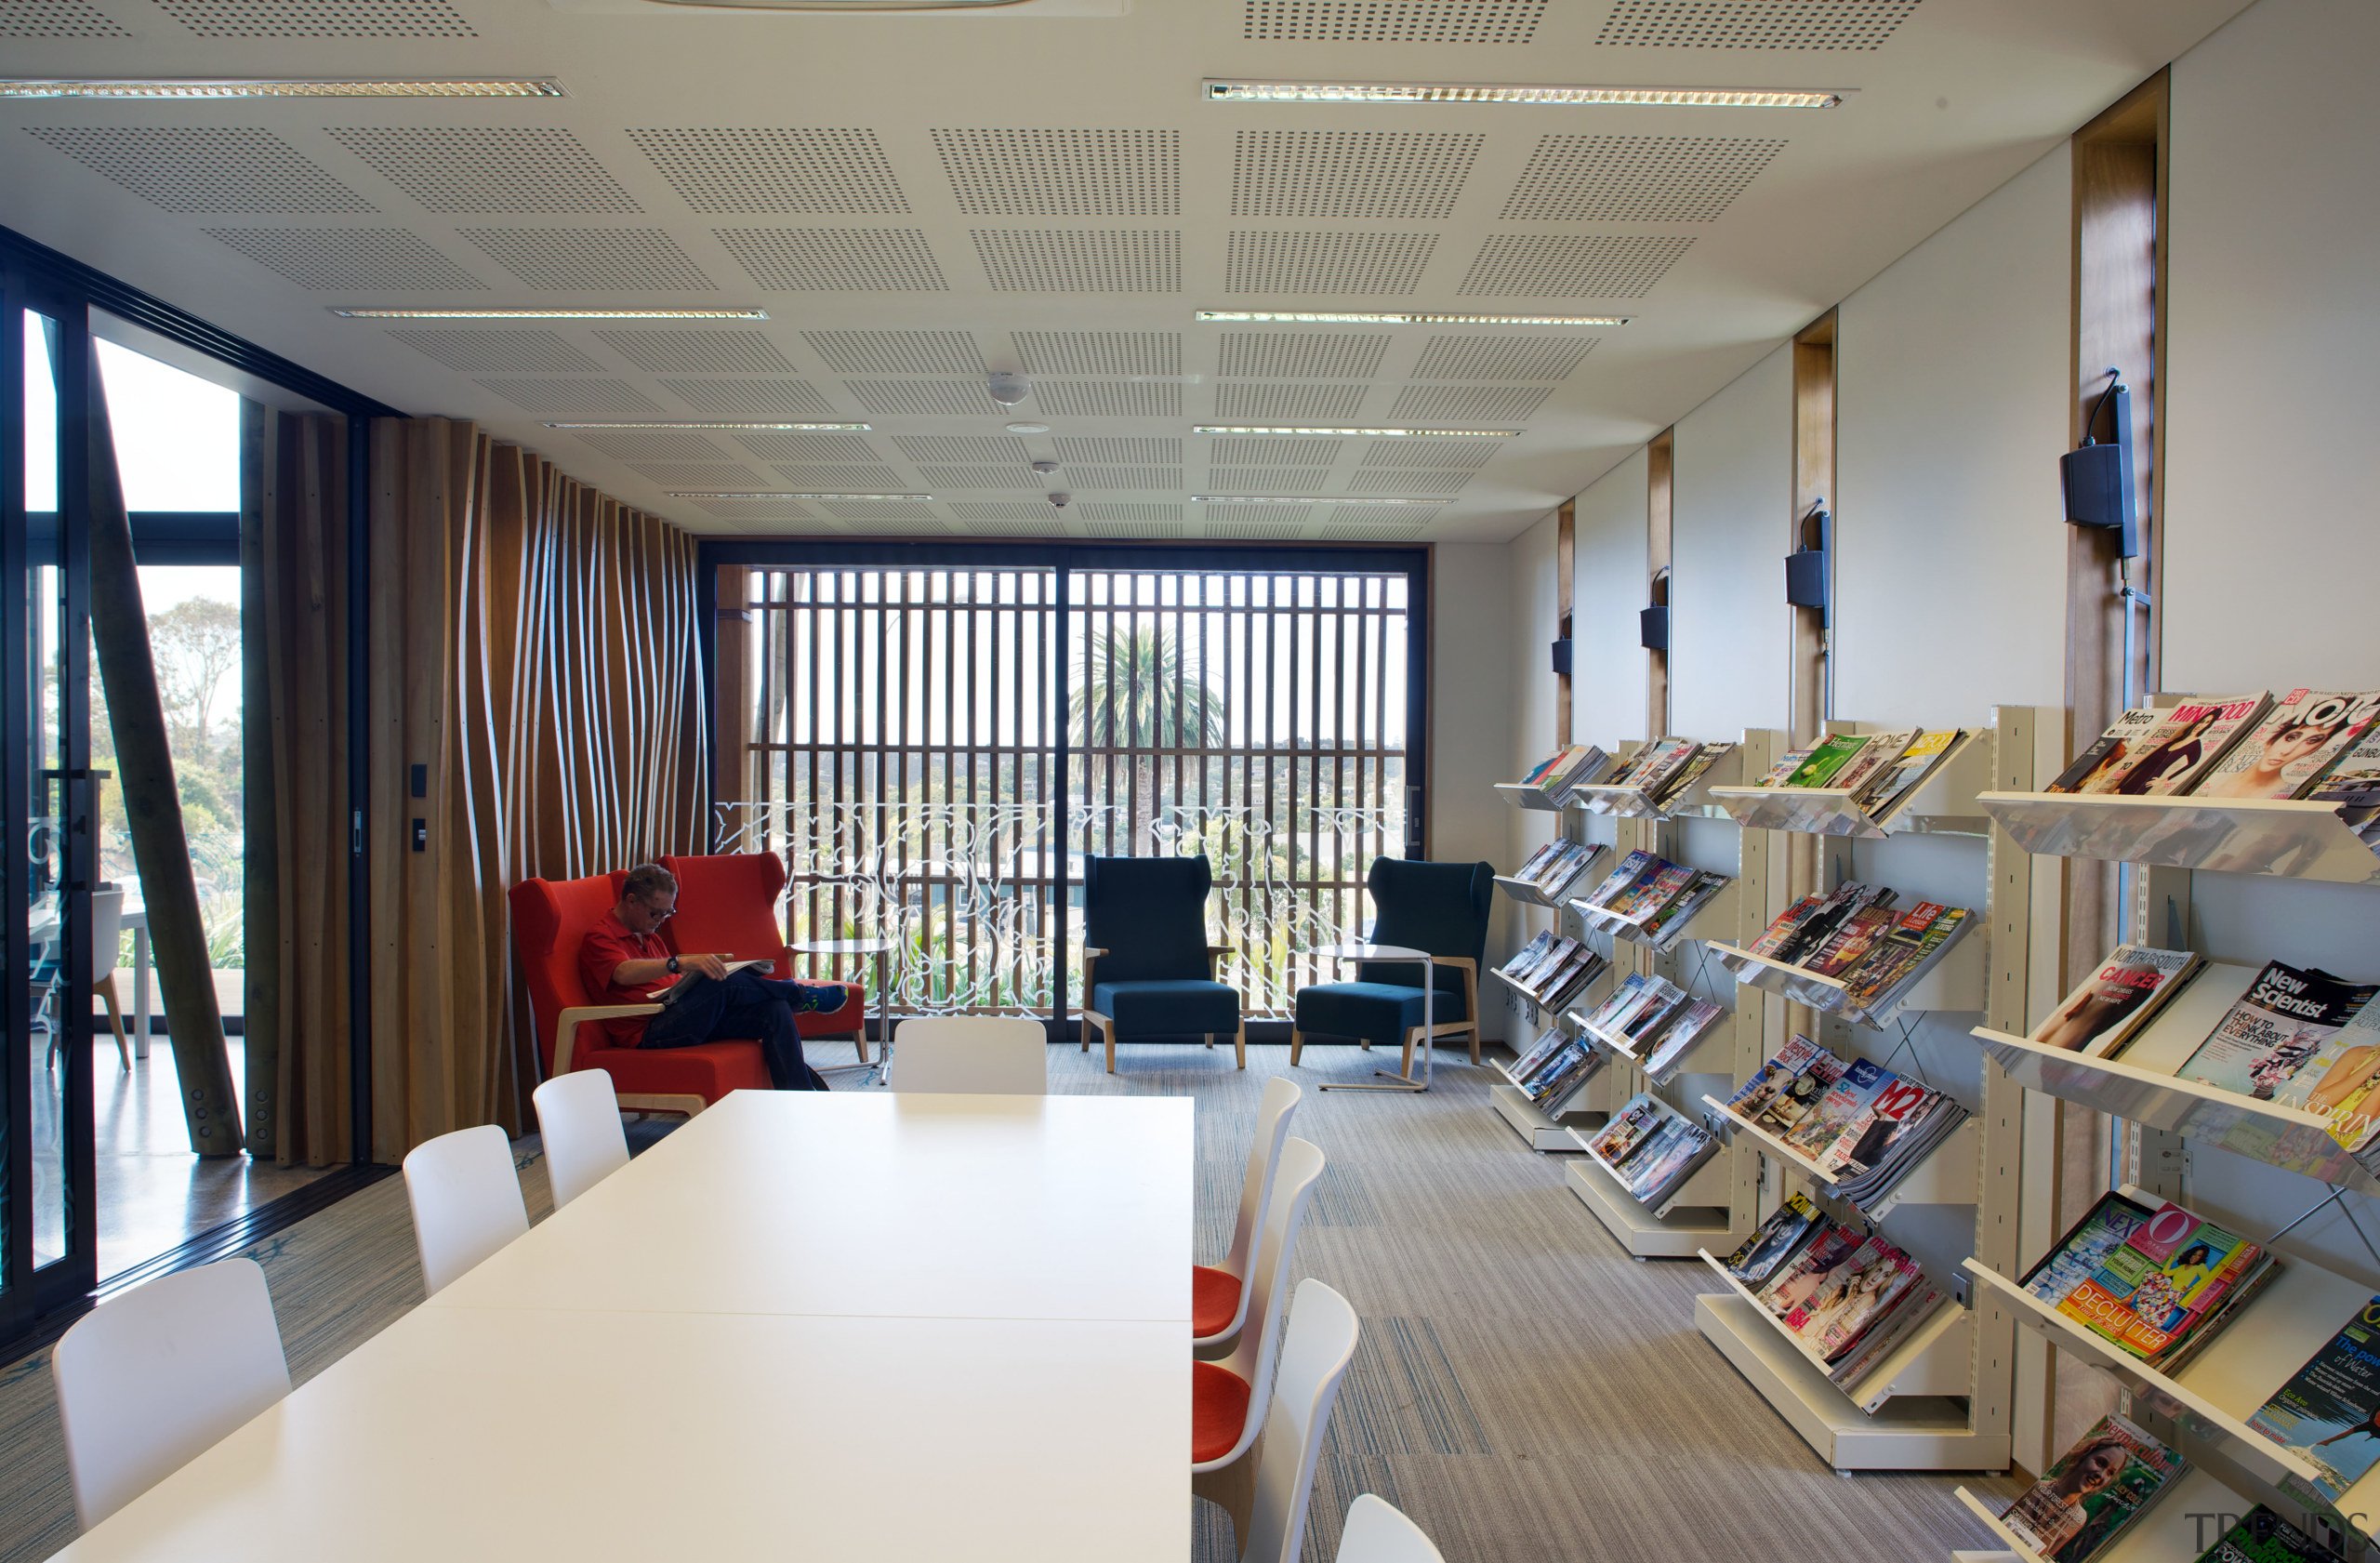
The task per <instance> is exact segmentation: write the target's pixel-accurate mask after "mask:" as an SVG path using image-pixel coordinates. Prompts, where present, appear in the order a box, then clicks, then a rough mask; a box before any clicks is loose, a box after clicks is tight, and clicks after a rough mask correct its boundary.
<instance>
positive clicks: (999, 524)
mask: <svg viewBox="0 0 2380 1563" xmlns="http://www.w3.org/2000/svg"><path fill="white" fill-rule="evenodd" d="M950 508H951V509H952V510H955V511H959V512H960V513H961V514H963V513H964V512H965V511H966V510H967V509H968V507H967V506H965V505H953V506H951V507H950ZM974 508H975V509H977V510H1023V511H1025V514H1023V515H1018V516H1008V517H1004V518H996V517H988V516H986V517H978V518H976V519H974V520H972V521H969V522H967V523H966V527H967V530H968V531H970V532H972V533H975V534H976V535H977V536H985V537H1063V536H1065V535H1066V523H1064V522H1063V521H1060V520H1059V519H1058V514H1057V512H1056V511H1055V510H1050V509H1048V508H1047V507H1043V508H1042V509H1041V510H1039V512H1038V513H1036V512H1035V510H1034V509H1033V507H1031V506H1026V505H1015V506H1010V505H978V506H976V507H974Z"/></svg>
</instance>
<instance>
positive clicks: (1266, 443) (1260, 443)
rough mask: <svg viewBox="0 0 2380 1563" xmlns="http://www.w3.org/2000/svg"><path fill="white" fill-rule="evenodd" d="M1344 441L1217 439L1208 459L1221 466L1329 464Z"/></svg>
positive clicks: (1208, 452) (1320, 465) (1321, 465)
mask: <svg viewBox="0 0 2380 1563" xmlns="http://www.w3.org/2000/svg"><path fill="white" fill-rule="evenodd" d="M1343 444H1346V442H1345V441H1344V440H1217V441H1215V442H1214V444H1212V445H1210V447H1209V448H1208V451H1207V459H1208V460H1210V461H1212V462H1214V463H1216V464H1217V465H1218V466H1225V467H1228V466H1241V467H1261V466H1263V465H1266V464H1267V463H1269V464H1271V465H1273V466H1276V467H1328V466H1329V465H1330V464H1331V463H1332V462H1334V461H1336V460H1338V459H1339V448H1340V447H1341V446H1342V445H1343Z"/></svg>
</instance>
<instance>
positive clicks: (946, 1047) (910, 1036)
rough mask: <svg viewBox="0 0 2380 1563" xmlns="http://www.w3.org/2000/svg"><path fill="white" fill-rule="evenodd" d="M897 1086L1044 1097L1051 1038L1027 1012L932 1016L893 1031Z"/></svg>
mask: <svg viewBox="0 0 2380 1563" xmlns="http://www.w3.org/2000/svg"><path fill="white" fill-rule="evenodd" d="M894 1035H895V1037H896V1039H897V1040H899V1042H900V1044H901V1045H900V1048H899V1050H898V1057H899V1060H900V1061H899V1063H898V1064H897V1065H894V1066H893V1090H894V1091H896V1092H897V1091H950V1092H960V1093H970V1094H976V1095H991V1096H1041V1095H1046V1094H1047V1093H1049V1090H1050V1037H1049V1033H1048V1032H1046V1031H1044V1030H1043V1029H1042V1027H1041V1023H1040V1022H1039V1021H1038V1020H1034V1019H1032V1018H1030V1017H1029V1016H1025V1015H963V1014H954V1015H930V1016H926V1017H923V1018H921V1019H918V1020H905V1021H903V1022H902V1023H901V1027H900V1029H899V1031H897V1032H896V1033H895V1034H894Z"/></svg>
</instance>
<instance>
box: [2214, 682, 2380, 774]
mask: <svg viewBox="0 0 2380 1563" xmlns="http://www.w3.org/2000/svg"><path fill="white" fill-rule="evenodd" d="M2374 716H2380V695H2374V694H2364V695H2341V694H2319V693H2317V692H2315V691H2313V690H2310V689H2293V690H2291V691H2290V692H2289V693H2288V694H2287V695H2283V696H2282V697H2281V700H2280V701H2279V703H2277V704H2276V705H2275V706H2274V707H2273V708H2272V709H2271V710H2270V711H2268V713H2266V716H2265V719H2264V720H2263V721H2262V722H2258V723H2257V724H2256V728H2255V731H2254V732H2253V733H2251V734H2249V735H2247V736H2246V737H2244V738H2241V740H2240V741H2239V742H2238V743H2236V744H2234V745H2232V746H2231V752H2229V753H2228V754H2226V755H2225V756H2224V757H2223V760H2222V762H2221V763H2219V764H2217V765H2216V766H2215V769H2214V770H2213V771H2212V772H2211V773H2209V775H2207V778H2206V779H2205V780H2204V781H2203V782H2202V783H2200V784H2199V786H2198V788H2197V789H2196V791H2195V793H2194V794H2193V796H2196V797H2200V798H2294V797H2296V796H2297V795H2298V794H2299V793H2300V792H2303V791H2304V790H2306V788H2307V787H2308V786H2310V785H2311V784H2312V783H2313V781H2314V779H2315V778H2316V777H2317V776H2319V775H2321V774H2322V773H2323V772H2324V771H2325V770H2327V769H2329V767H2330V763H2331V762H2332V761H2334V760H2335V759H2337V758H2338V756H2339V754H2340V752H2341V751H2342V750H2344V749H2346V748H2347V747H2348V746H2349V745H2350V744H2352V743H2354V741H2355V740H2356V738H2357V737H2358V736H2359V735H2360V734H2361V733H2362V732H2363V730H2364V729H2365V728H2367V727H2369V726H2370V725H2371V724H2372V719H2373V717H2374Z"/></svg>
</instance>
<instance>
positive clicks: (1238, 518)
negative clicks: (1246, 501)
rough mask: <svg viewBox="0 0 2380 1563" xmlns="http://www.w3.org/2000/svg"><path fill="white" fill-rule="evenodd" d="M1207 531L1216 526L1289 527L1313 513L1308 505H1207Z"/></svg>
mask: <svg viewBox="0 0 2380 1563" xmlns="http://www.w3.org/2000/svg"><path fill="white" fill-rule="evenodd" d="M1206 510H1207V530H1208V531H1210V532H1211V531H1213V530H1214V529H1215V528H1216V527H1218V526H1250V525H1255V526H1283V525H1287V526H1291V527H1294V526H1296V525H1298V524H1300V523H1302V522H1303V521H1304V520H1305V518H1306V517H1307V516H1309V515H1311V514H1313V513H1314V510H1313V507H1312V506H1310V505H1209V506H1208V507H1206Z"/></svg>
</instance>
